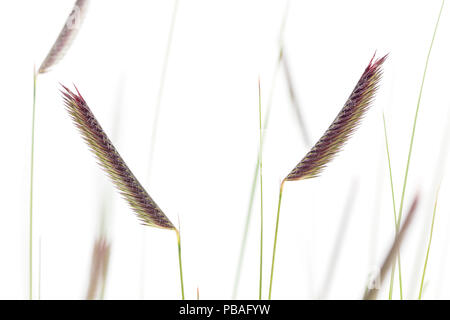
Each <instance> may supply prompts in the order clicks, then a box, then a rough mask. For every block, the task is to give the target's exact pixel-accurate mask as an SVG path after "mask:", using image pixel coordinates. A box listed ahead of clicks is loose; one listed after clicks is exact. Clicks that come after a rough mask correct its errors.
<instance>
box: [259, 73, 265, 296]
mask: <svg viewBox="0 0 450 320" xmlns="http://www.w3.org/2000/svg"><path fill="white" fill-rule="evenodd" d="M258 95H259V108H258V110H259V182H260V189H261V239H260V242H261V243H260V254H259V300H261V297H262V271H263V231H264V209H263V207H264V206H263V174H262V117H261V114H262V112H261V84H260V81H259V79H258Z"/></svg>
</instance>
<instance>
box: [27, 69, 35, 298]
mask: <svg viewBox="0 0 450 320" xmlns="http://www.w3.org/2000/svg"><path fill="white" fill-rule="evenodd" d="M36 78H37V73H36V71H35V70H33V111H32V116H31V155H30V199H29V203H30V207H29V227H28V237H29V239H28V246H29V248H28V259H29V265H28V277H29V285H28V290H29V293H28V298H29V299H30V300H33V188H34V133H35V125H36V121H35V120H36Z"/></svg>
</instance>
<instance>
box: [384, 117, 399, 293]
mask: <svg viewBox="0 0 450 320" xmlns="http://www.w3.org/2000/svg"><path fill="white" fill-rule="evenodd" d="M383 127H384V141H385V144H386V154H387V160H388V167H389V179H390V184H391V195H392V206H393V208H394V226H395V236H397V234H398V223H397V210H396V207H397V206H396V204H395V195H394V182H393V179H392V167H391V156H390V153H389V141H388V136H387V130H386V119H385V117H384V112H383ZM397 257H398V260H399V264H398V265H399V268H398V272H399V279H401V264H400V254H398V256H397ZM395 266H396V263H395V260H394V261H393V262H392V270H391V279H390V283H389V300H392V292H393V289H394V275H395ZM400 294H401V295H402V294H403V293H402V290H400Z"/></svg>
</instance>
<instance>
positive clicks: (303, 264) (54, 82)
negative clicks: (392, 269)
mask: <svg viewBox="0 0 450 320" xmlns="http://www.w3.org/2000/svg"><path fill="white" fill-rule="evenodd" d="M73 3H74V1H71V0H65V1H56V0H53V1H51V0H46V1H23V0H22V1H2V2H1V3H0V39H1V50H0V57H1V58H0V70H1V72H0V88H1V89H0V110H1V118H0V119H1V120H0V121H1V125H0V150H1V152H2V154H1V158H0V166H1V171H0V172H1V173H0V258H1V263H0V297H1V298H13V299H23V298H26V297H27V295H28V293H27V290H28V289H27V288H28V269H27V268H28V205H29V200H28V194H29V169H30V168H29V165H30V162H29V157H30V135H31V126H30V125H31V111H32V80H33V77H32V76H33V65H37V66H38V65H39V64H40V63H41V61H42V60H43V59H44V58H45V56H46V54H47V52H48V51H49V49H50V47H51V45H52V44H53V42H54V40H55V39H56V37H57V35H58V33H59V31H60V29H61V27H62V26H63V24H64V21H65V19H66V18H67V16H68V14H69V13H70V11H71V9H72V6H73ZM440 4H441V1H438V0H436V1H357V0H355V1H291V3H290V6H289V10H288V16H287V22H286V27H285V32H284V35H283V39H284V43H285V49H286V55H287V57H288V59H289V63H290V65H291V73H292V75H293V78H294V80H295V89H296V91H297V95H298V96H299V100H300V104H301V108H302V112H303V115H304V120H305V122H306V124H307V129H308V130H309V132H310V136H311V137H312V139H313V140H314V141H316V140H317V139H319V137H320V136H321V135H322V134H323V132H324V131H325V130H326V128H327V127H328V125H329V124H330V123H331V121H332V120H333V119H334V117H335V116H336V114H337V113H338V112H339V110H340V108H341V107H342V105H343V104H344V102H345V100H346V98H347V97H348V95H349V94H350V92H351V90H352V89H353V87H354V85H355V84H356V82H357V80H358V79H359V77H360V75H361V73H362V72H363V70H364V68H365V67H366V65H367V64H368V62H369V60H370V58H371V57H372V55H373V53H374V52H375V50H377V54H378V55H380V56H381V55H384V54H385V53H388V52H389V53H390V56H389V59H388V60H387V62H386V63H385V66H384V69H385V73H384V78H383V80H382V83H381V87H380V90H379V93H378V96H377V99H376V101H375V103H374V105H373V107H372V109H371V110H370V111H369V112H368V114H367V116H366V118H365V119H364V121H363V123H362V126H361V127H360V129H359V130H358V131H357V132H356V134H355V135H354V137H353V138H352V139H351V140H350V142H349V143H348V144H347V145H346V147H345V148H344V150H343V152H342V153H341V154H340V155H339V156H338V157H337V158H336V159H335V161H333V162H332V163H331V164H330V165H329V167H328V168H327V169H326V170H325V172H324V174H322V176H321V177H319V178H317V179H314V180H308V181H300V182H289V183H287V184H286V185H285V191H284V195H283V204H282V210H281V221H280V230H279V241H278V251H277V261H276V269H275V278H274V287H273V298H276V299H278V298H285V299H303V298H318V297H322V298H351V299H358V298H360V297H361V295H362V292H363V289H364V284H365V282H366V279H367V276H368V274H369V273H370V272H371V271H373V270H374V269H375V268H376V266H377V265H378V264H379V263H380V262H381V260H382V259H383V257H384V255H385V252H386V250H387V249H388V247H389V244H390V243H391V241H392V239H393V236H394V221H393V208H392V199H391V191H390V185H389V175H388V168H387V159H386V152H385V148H384V135H383V123H382V112H383V111H384V112H385V115H386V121H387V129H388V135H389V142H390V148H391V159H392V170H393V178H394V187H395V197H396V203H397V210H398V206H399V203H400V197H401V188H402V184H403V177H404V171H405V165H406V159H407V153H408V147H409V139H410V135H411V129H412V122H413V118H414V112H415V107H416V103H417V97H418V93H419V87H420V83H421V77H422V73H423V69H424V64H425V59H426V55H427V51H428V47H429V44H430V40H431V36H432V33H433V29H434V25H435V21H436V19H437V15H438V12H439V8H440ZM447 5H448V4H447ZM173 6H174V2H173V1H138V0H135V1H106V0H93V1H91V5H90V8H89V11H88V13H87V16H86V20H85V22H84V24H83V26H82V28H81V30H80V32H79V34H78V37H77V39H76V40H75V42H74V43H73V46H72V47H71V49H70V50H69V52H68V54H67V55H66V57H65V58H64V59H63V60H62V61H61V62H60V63H59V64H58V65H57V66H56V67H55V68H53V70H52V71H51V72H49V73H47V74H44V75H42V76H40V77H39V78H38V83H37V117H36V145H35V146H36V154H35V156H36V158H35V169H36V171H35V195H34V204H35V208H34V212H35V215H34V217H35V220H34V221H35V223H34V228H35V237H34V244H35V246H34V253H35V254H34V266H35V268H34V280H35V283H34V287H35V291H34V296H35V297H37V278H38V254H37V253H38V243H39V239H41V243H42V247H41V250H42V254H41V298H43V299H52V298H62V299H81V298H84V297H85V294H86V289H87V283H88V276H89V268H90V257H91V250H92V245H93V241H94V239H95V236H96V235H97V233H98V228H99V217H100V208H101V206H102V203H103V202H104V201H107V202H108V203H110V204H111V206H110V210H109V214H110V216H109V217H110V219H109V220H108V221H109V235H110V239H111V243H112V255H111V263H110V272H109V277H108V284H107V288H106V298H109V299H115V298H120V299H123V298H124V299H134V298H142V297H143V298H148V299H166V298H173V299H178V298H179V297H180V293H179V278H178V260H177V259H178V257H177V253H176V237H175V234H174V233H173V232H170V231H166V230H158V229H152V228H148V227H143V226H141V225H140V224H139V223H138V220H137V219H136V217H135V216H134V214H133V213H132V212H131V210H130V209H129V208H128V206H127V204H126V203H125V201H123V200H122V199H120V197H119V196H118V194H117V193H116V192H115V191H113V188H112V185H111V184H110V183H109V181H108V180H107V178H106V177H105V175H104V174H103V173H102V172H101V170H100V169H99V168H98V166H97V165H96V161H95V159H94V158H93V156H92V155H91V153H90V152H89V151H88V149H87V147H86V146H85V144H84V143H83V142H82V139H81V138H80V136H79V134H78V132H77V131H76V130H75V127H74V126H73V124H72V123H71V121H70V119H69V117H68V115H67V113H66V111H65V110H64V107H63V104H62V99H61V97H60V94H59V92H58V89H59V86H58V83H59V82H61V83H63V84H65V85H68V86H71V85H72V83H74V84H76V85H77V87H78V88H79V90H80V92H81V93H82V94H83V96H84V98H85V99H86V101H87V102H88V104H89V105H90V107H91V109H92V110H93V112H94V114H95V115H96V116H97V118H98V120H99V122H100V123H101V124H102V125H103V127H104V129H105V130H106V132H108V133H111V132H112V131H113V128H114V126H115V125H114V123H118V127H117V134H115V135H114V136H115V137H114V138H113V135H112V134H111V138H112V139H113V142H114V143H115V145H116V147H117V148H118V150H119V151H120V153H121V155H122V156H123V157H124V159H125V160H126V162H127V163H128V165H129V167H130V168H131V169H132V170H133V172H134V173H135V175H136V176H137V177H138V178H139V179H140V180H141V182H142V183H143V184H144V185H145V186H146V188H147V190H148V192H149V193H150V195H151V196H152V197H153V198H154V199H155V200H156V202H157V203H158V204H159V206H160V207H161V208H162V209H163V211H164V212H165V213H166V214H167V216H168V217H169V218H170V219H171V221H172V222H174V224H178V223H177V221H178V217H179V219H180V222H181V228H182V241H183V243H182V245H183V264H184V275H185V291H186V297H187V298H195V296H196V289H197V287H198V288H199V290H200V298H202V299H221V298H225V299H227V298H230V297H231V295H232V290H233V283H234V277H235V271H236V266H237V261H238V255H239V247H240V243H241V238H242V231H243V228H244V222H245V216H246V210H247V205H248V198H249V192H250V186H251V181H252V174H253V170H254V166H255V160H256V155H257V150H258V143H259V141H258V139H259V133H258V87H257V81H258V77H260V78H261V89H262V99H263V112H265V108H266V107H267V101H268V97H269V92H270V88H271V82H272V77H273V74H274V72H275V69H276V64H277V58H278V51H279V42H280V38H279V33H280V26H281V22H282V20H283V15H284V11H285V8H286V3H285V2H284V1H187V0H181V1H180V3H179V6H178V11H177V18H176V23H175V29H174V34H173V43H172V48H171V52H170V59H169V63H168V69H167V78H166V84H165V87H164V94H163V99H162V102H161V114H160V118H159V129H158V138H157V145H156V150H155V153H154V158H153V159H154V162H153V165H152V175H151V179H148V167H149V147H150V138H151V132H152V124H153V117H154V110H155V104H156V99H157V94H158V89H159V84H160V76H161V72H162V66H163V62H164V56H165V50H166V45H167V39H168V33H169V29H170V24H171V16H172V12H173ZM449 39H450V6H449V7H444V11H443V13H442V18H441V24H440V26H439V30H438V32H437V36H436V41H435V45H434V48H433V51H432V53H431V58H430V64H429V72H428V74H427V78H426V82H425V86H424V91H423V97H422V103H421V107H420V112H419V118H418V122H417V130H416V140H415V143H414V148H413V154H412V160H411V167H410V175H409V180H408V185H407V189H406V196H405V210H404V211H406V209H407V208H408V207H409V204H410V202H411V200H412V197H413V195H414V194H415V192H416V191H417V190H419V191H420V194H421V203H420V206H419V211H418V212H417V216H416V220H415V221H414V224H413V226H412V230H411V232H410V233H409V234H408V237H407V238H406V239H405V244H404V245H403V247H402V250H401V253H402V271H403V272H402V275H403V287H404V292H405V295H406V297H407V298H416V297H417V293H418V284H419V280H420V276H421V272H422V268H423V263H424V253H425V251H426V245H427V240H428V233H429V226H430V221H431V215H432V209H433V200H434V196H435V192H436V187H437V183H438V182H439V180H440V179H441V178H442V185H441V191H440V198H439V202H438V208H437V214H436V223H435V230H434V235H433V242H432V247H431V252H430V258H429V263H428V269H427V275H426V280H425V282H426V289H425V293H424V297H425V298H449V297H450V292H449V289H448V288H449V285H448V284H449V282H450V278H449V277H448V276H447V273H446V272H445V270H446V269H447V268H448V263H449V261H448V259H447V256H448V255H449V254H450V251H449V247H448V243H449V237H448V234H449V232H448V231H449V228H450V219H449V213H450V202H449V198H448V196H447V195H448V192H449V183H448V180H449V179H450V176H449V175H448V174H447V175H445V174H443V172H442V170H441V169H439V168H440V165H439V162H440V159H441V156H440V151H441V150H442V153H443V154H446V151H447V149H448V141H447V140H448V139H447V140H445V138H444V137H445V135H446V127H448V126H449V123H450V122H449V117H450V113H449V112H448V109H449V107H450V99H449V96H448V91H449V88H450V81H449V78H448V73H449V71H450V63H449V59H448V57H449V56H450V45H449ZM275 79H276V85H275V90H274V93H273V102H272V103H273V105H272V107H273V108H272V114H271V119H270V124H269V127H268V129H267V141H266V142H267V143H266V145H265V149H264V154H263V174H264V217H265V229H264V246H265V250H264V273H263V276H264V287H263V296H264V297H267V291H268V276H269V273H270V262H271V251H272V245H273V235H274V222H275V216H276V205H277V200H278V188H279V183H280V181H281V179H282V178H283V177H284V176H285V175H286V174H287V173H288V172H289V171H290V170H291V169H292V168H293V167H294V166H295V165H296V163H297V162H299V161H300V160H301V158H302V157H303V155H304V154H305V153H306V152H307V151H308V148H309V147H310V146H306V145H305V144H304V143H303V139H302V136H301V131H300V129H299V127H298V124H297V122H296V118H295V113H294V112H293V109H292V106H291V104H290V100H289V95H288V91H287V86H286V82H285V78H284V74H283V72H282V71H280V72H279V73H278V75H277V77H276V78H275ZM118 113H119V115H120V116H119V118H120V119H119V121H116V118H117V114H118ZM446 162H448V161H444V166H442V167H443V168H445V164H447V163H446ZM353 181H356V182H355V183H357V189H356V190H357V192H354V194H353V195H352V197H353V198H354V205H353V210H351V211H349V212H348V213H345V212H344V207H345V203H346V201H347V199H348V197H349V196H348V194H349V190H350V189H351V185H352V183H353ZM105 197H106V198H105ZM105 199H106V200H105ZM344 215H347V216H346V220H347V221H348V223H347V224H346V230H345V232H344V233H343V239H342V241H343V243H342V248H341V250H340V253H339V255H338V259H337V260H336V261H335V264H334V266H333V270H334V276H333V277H332V279H333V280H332V282H331V283H330V284H329V289H330V290H329V291H328V292H327V293H326V294H323V293H322V292H321V291H322V288H323V287H324V279H325V278H326V275H327V273H328V270H329V266H330V258H331V255H332V251H333V246H334V243H335V241H336V238H337V234H338V230H339V226H340V224H341V220H342V218H343V216H344ZM144 241H145V243H146V245H145V261H146V264H145V266H146V268H145V269H146V270H145V271H146V272H145V278H144V279H145V280H144V282H143V283H142V277H141V268H142V261H143V254H142V253H143V242H144ZM446 263H447V264H446ZM258 280H259V189H257V196H256V198H255V206H254V210H253V214H252V219H251V225H250V232H249V239H248V245H247V250H246V252H245V260H244V266H243V272H242V277H241V283H240V288H239V292H238V298H248V299H254V298H257V294H258ZM142 288H144V293H143V295H142V293H141V292H142V291H141V290H142ZM387 292H388V291H387V288H386V287H384V288H383V289H382V291H381V292H380V297H381V298H387ZM394 295H395V297H396V298H398V281H397V280H396V282H395V294H394Z"/></svg>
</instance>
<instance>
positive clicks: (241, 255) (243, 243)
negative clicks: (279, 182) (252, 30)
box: [232, 1, 289, 299]
mask: <svg viewBox="0 0 450 320" xmlns="http://www.w3.org/2000/svg"><path fill="white" fill-rule="evenodd" d="M288 9H289V1H287V2H286V8H285V11H284V15H283V19H282V20H281V27H280V33H279V35H280V39H281V38H282V37H283V33H284V27H285V25H286V21H287V15H288V12H289V10H288ZM282 57H283V47H282V46H281V45H280V48H279V54H278V60H277V62H276V65H275V70H274V73H273V75H272V81H271V85H270V91H269V94H268V99H267V103H266V104H267V106H266V113H265V117H264V126H263V128H264V130H266V129H267V127H268V125H269V120H270V114H271V110H272V98H273V93H274V91H275V84H276V79H277V76H278V72H279V70H280V66H281V59H282ZM265 132H266V131H264V132H263V136H262V145H263V146H264V141H265V136H266V134H265ZM258 171H259V155H257V157H256V165H255V170H254V171H253V180H252V186H251V189H250V197H249V202H248V207H247V215H246V218H245V224H244V231H243V233H242V240H241V248H240V250H239V259H238V263H237V267H236V275H235V278H234V286H233V294H232V299H236V295H237V292H238V289H239V282H240V279H241V271H242V264H243V261H244V253H245V248H246V246H247V238H248V229H249V227H250V218H251V215H252V211H253V202H254V200H255V194H256V183H257V180H258Z"/></svg>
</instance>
